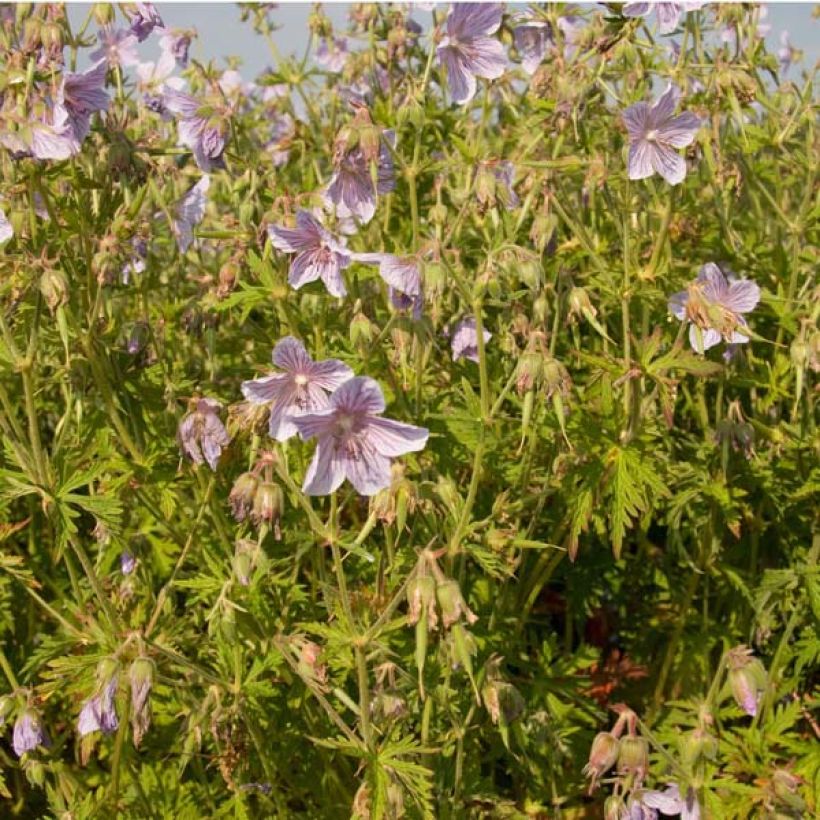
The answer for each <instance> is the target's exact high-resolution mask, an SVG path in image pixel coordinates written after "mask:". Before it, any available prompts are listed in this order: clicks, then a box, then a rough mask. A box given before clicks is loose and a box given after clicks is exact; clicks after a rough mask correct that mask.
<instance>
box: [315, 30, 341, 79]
mask: <svg viewBox="0 0 820 820" xmlns="http://www.w3.org/2000/svg"><path fill="white" fill-rule="evenodd" d="M348 54H349V52H348V50H347V38H346V37H322V38H321V39H320V40H319V45H318V47H317V48H316V62H317V63H318V64H319V65H320V66H322V68H324V69H326V70H327V71H331V72H333V73H334V74H338V73H339V72H340V71H341V70H342V69H343V68H344V67H345V63H346V62H347V58H348Z"/></svg>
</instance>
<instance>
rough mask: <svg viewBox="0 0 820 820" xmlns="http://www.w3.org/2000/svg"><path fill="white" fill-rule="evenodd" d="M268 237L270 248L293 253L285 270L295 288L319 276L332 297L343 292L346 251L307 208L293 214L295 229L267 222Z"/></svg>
mask: <svg viewBox="0 0 820 820" xmlns="http://www.w3.org/2000/svg"><path fill="white" fill-rule="evenodd" d="M268 236H269V237H270V241H271V244H272V245H273V247H274V248H277V249H278V250H280V251H285V252H286V253H295V254H297V256H296V258H295V259H294V260H293V261H292V262H291V263H290V270H289V271H288V282H289V283H290V284H291V286H292V287H294V288H296V290H298V289H299V288H301V287H302V286H303V285H306V284H308V282H315V281H316V280H317V279H321V280H322V281H323V282H324V283H325V287H326V288H327V289H328V292H329V293H330V294H331V295H332V296H340V297H341V296H344V295H345V294H346V293H347V290H346V289H345V285H344V281H343V280H342V271H343V270H344V269H345V268H346V267H347V266H348V265H349V264H350V252H349V251H348V250H347V248H346V247H345V246H344V244H343V242H342V240H340V239H337V238H336V237H335V236H333V235H332V234H331V233H330V231H328V230H327V229H326V228H325V227H324V225H322V223H321V222H319V220H318V219H316V217H315V216H313V214H311V213H310V212H309V211H299V213H297V214H296V228H285V227H282V226H279V225H269V226H268Z"/></svg>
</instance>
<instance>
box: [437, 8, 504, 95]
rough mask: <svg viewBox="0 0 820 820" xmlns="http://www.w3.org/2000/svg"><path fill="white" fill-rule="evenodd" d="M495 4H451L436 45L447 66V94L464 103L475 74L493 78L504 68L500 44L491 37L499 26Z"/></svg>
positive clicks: (473, 87)
mask: <svg viewBox="0 0 820 820" xmlns="http://www.w3.org/2000/svg"><path fill="white" fill-rule="evenodd" d="M501 11H502V8H501V5H500V4H499V3H486V4H484V3H453V4H452V5H451V6H450V12H449V14H448V15H447V35H446V36H445V37H444V38H443V39H442V41H441V42H440V43H439V45H438V47H437V48H436V54H437V55H438V59H439V63H440V64H441V65H443V66H444V67H445V68H446V69H447V83H448V85H449V87H450V95H451V96H452V98H453V100H454V101H455V102H457V103H468V102H469V101H470V100H471V99H472V98H473V97H474V96H475V92H476V77H484V78H485V79H487V80H495V79H497V78H498V77H500V76H501V75H502V74H503V73H504V71H505V69H506V68H507V58H506V56H505V54H504V47H503V46H502V45H501V43H500V42H499V41H498V40H496V39H495V38H494V37H490V36H488V35H490V34H495V32H496V31H498V29H499V27H500V26H501Z"/></svg>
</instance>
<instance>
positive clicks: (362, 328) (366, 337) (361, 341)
mask: <svg viewBox="0 0 820 820" xmlns="http://www.w3.org/2000/svg"><path fill="white" fill-rule="evenodd" d="M376 332H377V328H376V326H375V325H374V324H373V322H371V321H370V319H368V318H367V316H365V315H364V313H362V312H361V310H359V311H358V312H357V313H356V314H355V315H354V316H353V318H352V319H351V321H350V342H351V344H353V345H354V347H363V346H366V345H369V344H371V343H372V342H373V340H374V339H375V338H376Z"/></svg>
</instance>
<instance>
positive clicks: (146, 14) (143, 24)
mask: <svg viewBox="0 0 820 820" xmlns="http://www.w3.org/2000/svg"><path fill="white" fill-rule="evenodd" d="M125 13H126V14H127V15H128V19H129V20H130V21H131V32H132V34H135V35H136V37H137V39H138V40H139V41H140V42H142V41H143V40H145V39H146V38H147V37H148V36H149V35H150V34H151V32H152V31H153V30H154V29H155V28H156V27H157V26H159V27H160V28H162V27H163V22H162V18H161V17H160V16H159V12H158V11H157V10H156V7H155V6H154V4H153V3H136V4H135V7H134V8H129V9H126V12H125Z"/></svg>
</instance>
